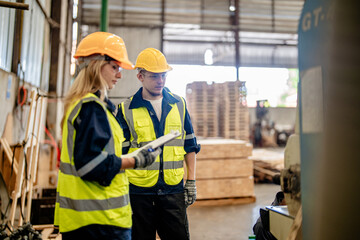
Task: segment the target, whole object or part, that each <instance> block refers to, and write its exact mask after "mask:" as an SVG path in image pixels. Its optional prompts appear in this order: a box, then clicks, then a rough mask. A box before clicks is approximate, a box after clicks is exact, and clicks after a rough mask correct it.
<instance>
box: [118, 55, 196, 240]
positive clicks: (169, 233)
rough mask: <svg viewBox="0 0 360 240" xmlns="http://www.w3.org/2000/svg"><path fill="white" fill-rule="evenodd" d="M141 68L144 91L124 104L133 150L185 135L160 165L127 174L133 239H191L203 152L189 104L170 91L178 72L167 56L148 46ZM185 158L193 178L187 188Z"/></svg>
mask: <svg viewBox="0 0 360 240" xmlns="http://www.w3.org/2000/svg"><path fill="white" fill-rule="evenodd" d="M135 68H136V69H138V74H137V77H138V79H139V81H140V82H141V83H142V87H141V88H140V89H139V90H138V91H137V93H135V95H134V96H132V97H131V98H130V99H128V100H126V101H125V102H123V103H121V104H120V105H119V108H120V109H119V111H118V114H117V118H118V120H119V122H120V123H121V125H122V127H123V130H124V136H125V137H126V138H127V139H129V140H130V147H129V152H133V151H135V150H137V149H138V148H140V147H141V146H144V145H145V144H146V143H148V142H150V141H153V140H155V139H156V138H159V137H161V136H163V135H166V134H168V133H170V132H171V131H173V130H177V131H179V132H180V133H181V135H180V136H179V137H178V138H176V139H174V140H172V141H171V142H169V143H167V144H165V146H163V148H162V150H163V151H162V154H160V156H159V157H157V159H156V161H155V162H154V163H153V164H152V165H150V166H148V167H146V168H142V169H137V170H135V171H134V170H131V171H127V172H126V173H127V176H128V177H129V182H130V201H131V206H132V209H133V229H132V238H133V240H147V239H149V240H150V239H151V240H154V239H155V237H156V232H158V234H159V236H160V238H161V239H162V240H167V239H169V240H170V239H171V240H176V239H179V240H180V239H181V240H183V239H189V231H188V223H187V216H186V207H188V206H189V205H191V204H193V203H194V201H195V199H196V186H195V166H196V164H195V163H196V158H195V154H196V153H198V152H199V151H200V145H198V144H197V142H196V138H195V135H194V132H193V128H192V124H191V120H190V116H189V113H188V111H187V109H186V104H185V100H184V99H183V98H181V97H179V96H177V95H175V94H173V93H171V92H170V91H169V90H168V89H167V88H165V87H164V86H165V80H166V75H167V72H168V71H170V70H172V68H171V67H170V66H169V65H168V63H167V61H166V58H165V56H164V55H163V54H162V53H161V52H160V51H159V50H157V49H154V48H147V49H145V50H143V51H142V52H141V53H140V54H139V56H138V57H137V60H136V64H135ZM184 159H185V163H186V167H187V174H186V176H187V180H186V183H185V186H184V179H183V178H184Z"/></svg>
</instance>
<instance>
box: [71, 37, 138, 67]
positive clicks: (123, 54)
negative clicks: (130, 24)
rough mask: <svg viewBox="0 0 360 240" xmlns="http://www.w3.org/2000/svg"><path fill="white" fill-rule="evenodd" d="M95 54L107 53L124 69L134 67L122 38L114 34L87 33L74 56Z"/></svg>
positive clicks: (84, 56)
mask: <svg viewBox="0 0 360 240" xmlns="http://www.w3.org/2000/svg"><path fill="white" fill-rule="evenodd" d="M95 54H100V55H102V56H104V55H107V56H108V57H110V58H112V59H114V60H115V61H116V62H117V63H118V64H119V66H120V67H122V68H124V69H129V70H131V69H134V64H133V63H132V62H130V60H129V58H128V54H127V51H126V46H125V43H124V40H123V39H122V38H121V37H119V36H117V35H115V34H112V33H108V32H94V33H91V34H89V35H87V36H86V37H85V38H83V39H82V40H81V41H80V43H79V45H78V47H77V49H76V53H75V55H74V58H76V59H78V58H80V57H83V58H86V57H89V56H91V55H95Z"/></svg>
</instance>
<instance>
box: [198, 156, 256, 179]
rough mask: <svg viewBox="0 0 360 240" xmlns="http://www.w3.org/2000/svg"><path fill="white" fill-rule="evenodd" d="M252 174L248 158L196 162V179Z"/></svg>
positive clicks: (251, 164) (251, 165)
mask: <svg viewBox="0 0 360 240" xmlns="http://www.w3.org/2000/svg"><path fill="white" fill-rule="evenodd" d="M252 175H253V161H252V160H249V159H248V158H238V159H209V160H200V161H197V163H196V179H216V178H230V177H249V176H252Z"/></svg>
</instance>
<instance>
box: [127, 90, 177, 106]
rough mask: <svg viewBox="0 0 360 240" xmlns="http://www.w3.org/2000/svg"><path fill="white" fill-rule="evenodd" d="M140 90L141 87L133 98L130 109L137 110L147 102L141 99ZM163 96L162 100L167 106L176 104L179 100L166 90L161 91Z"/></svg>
mask: <svg viewBox="0 0 360 240" xmlns="http://www.w3.org/2000/svg"><path fill="white" fill-rule="evenodd" d="M142 90H143V88H142V87H141V88H140V89H139V90H138V91H137V92H136V93H135V94H134V96H133V98H132V100H131V103H130V106H129V108H130V109H133V108H139V107H145V106H146V104H147V102H148V101H146V100H145V99H144V98H143V97H142ZM162 94H163V100H164V101H165V102H167V103H169V104H175V103H177V102H178V101H179V100H177V99H176V98H174V97H173V96H172V95H171V93H170V91H169V89H168V88H164V89H163V91H162Z"/></svg>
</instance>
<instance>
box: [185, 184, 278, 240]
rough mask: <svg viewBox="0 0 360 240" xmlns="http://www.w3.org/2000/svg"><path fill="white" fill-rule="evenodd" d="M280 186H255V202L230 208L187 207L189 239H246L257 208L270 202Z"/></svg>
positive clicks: (257, 212) (256, 216)
mask: <svg viewBox="0 0 360 240" xmlns="http://www.w3.org/2000/svg"><path fill="white" fill-rule="evenodd" d="M278 191H281V187H280V186H279V185H275V184H255V197H256V202H254V203H249V204H240V205H229V206H192V207H189V208H188V218H189V227H190V237H191V240H247V239H248V236H249V235H252V234H253V231H252V227H253V225H254V224H255V222H256V220H257V218H258V217H259V209H260V208H264V207H265V206H268V205H270V204H271V203H272V201H273V200H274V198H275V195H276V193H277V192H278Z"/></svg>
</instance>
